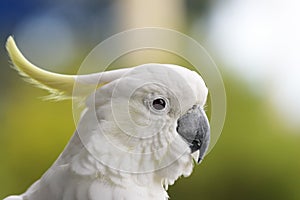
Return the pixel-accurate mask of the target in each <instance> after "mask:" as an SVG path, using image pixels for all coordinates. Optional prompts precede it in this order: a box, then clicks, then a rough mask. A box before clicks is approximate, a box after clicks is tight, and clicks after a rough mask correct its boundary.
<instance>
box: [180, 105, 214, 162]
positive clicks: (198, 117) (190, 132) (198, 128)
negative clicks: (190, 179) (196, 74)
mask: <svg viewBox="0 0 300 200" xmlns="http://www.w3.org/2000/svg"><path fill="white" fill-rule="evenodd" d="M177 124H178V125H177V132H178V134H179V135H181V137H182V138H183V139H184V140H185V141H186V142H187V143H188V144H189V146H190V148H191V153H194V152H196V151H198V150H199V151H200V152H199V157H198V160H197V163H198V164H199V163H200V162H201V160H202V159H203V157H204V155H205V152H206V150H207V148H208V145H209V140H210V128H209V122H208V119H207V117H206V114H205V112H204V111H203V109H202V108H201V107H200V106H199V105H194V106H193V107H192V108H191V109H189V110H188V111H187V113H185V114H184V115H182V116H181V117H180V118H179V119H178V121H177Z"/></svg>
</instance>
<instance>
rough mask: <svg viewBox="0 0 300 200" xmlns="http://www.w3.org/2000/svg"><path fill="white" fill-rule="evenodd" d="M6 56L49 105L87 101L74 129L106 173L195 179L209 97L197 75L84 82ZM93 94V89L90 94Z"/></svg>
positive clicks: (172, 68)
mask: <svg viewBox="0 0 300 200" xmlns="http://www.w3.org/2000/svg"><path fill="white" fill-rule="evenodd" d="M7 50H8V52H9V54H10V57H11V60H12V63H13V64H14V66H15V68H16V69H17V70H18V71H19V72H20V74H21V75H23V76H25V77H27V78H28V80H29V81H30V82H32V83H34V84H35V85H37V86H39V87H42V88H44V89H47V90H48V91H50V92H51V93H52V96H51V98H56V99H63V98H77V97H80V98H81V97H84V99H85V105H86V109H85V110H84V111H83V113H82V115H81V119H80V121H79V123H78V125H77V132H78V135H79V137H80V139H81V142H82V144H83V145H84V147H85V149H86V150H87V152H88V153H89V155H92V157H94V158H95V160H97V161H98V162H99V163H100V164H99V165H98V166H97V168H101V167H102V168H103V166H105V167H108V168H112V169H114V170H119V171H123V172H133V173H149V172H155V173H156V175H158V176H160V177H161V178H162V179H165V180H167V183H166V184H173V183H174V181H175V180H176V179H177V178H178V177H179V176H181V175H184V176H188V175H190V173H191V172H192V168H193V165H194V161H193V159H194V160H195V162H196V163H200V162H201V160H202V159H203V157H204V155H205V152H206V150H207V148H208V145H209V140H210V128H209V123H208V119H207V117H206V114H205V112H204V105H205V102H206V98H207V94H208V89H207V87H206V86H205V83H204V81H203V79H202V78H201V76H200V75H199V74H197V73H196V72H194V71H191V70H189V69H187V68H184V67H180V66H177V65H170V64H157V63H152V64H144V65H140V66H137V67H132V68H126V69H120V70H114V71H105V72H101V73H95V74H87V75H61V74H56V73H52V72H48V71H45V70H42V69H41V68H39V67H36V66H35V65H33V64H32V63H30V62H29V61H28V60H27V59H26V58H25V57H24V56H23V55H22V54H21V52H20V51H19V49H18V48H17V46H16V44H15V42H14V40H13V38H12V37H10V38H9V39H8V42H7ZM91 88H92V89H91Z"/></svg>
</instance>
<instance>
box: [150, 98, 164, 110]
mask: <svg viewBox="0 0 300 200" xmlns="http://www.w3.org/2000/svg"><path fill="white" fill-rule="evenodd" d="M152 106H153V108H154V109H156V110H163V109H165V107H166V101H165V100H164V99H162V98H157V99H154V100H153V102H152Z"/></svg>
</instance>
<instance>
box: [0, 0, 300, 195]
mask: <svg viewBox="0 0 300 200" xmlns="http://www.w3.org/2000/svg"><path fill="white" fill-rule="evenodd" d="M224 2H226V3H224ZM245 2H246V5H245V6H246V7H247V6H248V8H249V9H248V10H247V9H246V11H248V12H249V13H252V14H249V16H250V19H252V21H251V22H250V21H249V18H247V17H249V16H247V15H246V14H245V13H246V11H245V12H239V11H244V10H243V9H244V7H243V6H242V5H241V3H240V2H238V1H235V0H228V1H223V2H222V1H208V0H207V1H191V0H189V1H179V0H172V1H171V0H165V1H159V0H153V1H138V0H129V1H121V0H115V1H108V0H106V1H96V0H88V1H80V0H77V1H70V0H67V1H63V2H61V1H58V0H53V1H50V0H46V1H37V0H28V1H24V2H21V1H17V0H3V1H1V3H0V15H1V17H0V28H1V32H0V42H1V43H0V44H1V48H0V53H1V55H0V66H1V67H0V90H1V95H0V111H1V112H0V199H2V198H4V197H5V196H7V195H10V194H19V193H22V192H24V191H25V190H26V189H27V188H28V187H29V186H30V185H31V184H32V183H33V182H34V181H35V180H37V179H39V177H40V176H41V175H42V174H43V173H44V172H45V171H46V170H47V169H48V168H49V167H50V165H51V164H52V163H53V162H54V161H55V159H56V158H57V156H58V155H59V153H60V152H61V151H62V150H63V148H64V146H65V145H66V143H67V141H68V140H69V138H70V137H71V135H72V134H73V131H74V129H75V126H74V121H73V116H72V103H71V101H62V102H47V101H43V100H41V99H40V98H39V97H43V96H45V95H47V93H46V92H44V91H41V90H40V89H37V88H34V87H32V86H30V85H29V84H27V83H25V82H23V80H21V78H20V77H19V76H18V75H17V73H16V72H15V71H14V70H12V69H11V68H10V67H9V65H10V64H9V62H8V60H9V59H8V57H7V54H6V51H5V48H4V47H5V40H6V38H7V37H8V35H10V34H12V35H14V36H15V39H16V41H17V43H18V45H19V47H20V49H21V50H22V51H23V52H24V54H25V55H26V56H27V57H28V58H29V59H30V60H31V61H33V62H34V63H35V64H37V65H39V66H42V67H44V68H46V69H48V70H52V71H56V72H60V73H76V71H77V70H78V68H79V66H80V64H81V62H82V61H83V59H84V58H85V56H86V55H87V53H88V52H89V51H90V50H91V49H92V48H93V47H94V46H96V45H97V44H98V43H99V42H101V41H103V40H104V39H106V38H108V37H109V36H111V35H113V34H115V33H118V32H120V31H122V30H126V29H129V28H135V27H145V26H158V27H166V28H171V29H175V30H178V31H181V32H183V33H185V34H187V35H190V36H192V37H194V38H195V39H196V40H198V41H199V42H200V43H201V44H203V45H204V47H205V48H206V49H208V51H209V52H210V53H211V54H212V55H213V58H214V59H215V61H216V62H217V65H218V66H219V68H220V71H221V73H222V75H223V79H224V84H225V87H226V93H227V116H226V122H225V125H224V129H223V133H222V135H221V137H220V139H219V141H218V143H217V144H216V146H215V147H214V149H213V150H212V151H211V152H210V154H209V155H208V156H207V157H206V159H205V161H204V162H203V163H202V164H201V165H200V166H197V167H196V168H195V170H194V173H193V174H192V175H191V176H190V177H189V178H181V179H180V180H178V181H177V182H176V183H175V185H174V186H171V187H170V189H169V194H170V197H171V199H174V200H177V199H185V200H188V199H202V200H216V199H222V200H226V199H228V200H229V199H230V200H240V199H243V200H252V199H257V200H260V199H264V200H265V199H273V200H277V199H278V200H279V199H280V200H281V199H285V200H299V199H300V190H299V188H300V159H299V153H300V128H299V127H300V125H299V124H300V120H299V119H300V109H299V103H298V101H299V98H297V97H299V95H300V92H299V89H298V88H300V87H299V86H300V83H299V77H300V73H299V71H300V69H299V66H300V62H298V61H299V60H298V59H296V60H293V62H292V61H290V60H292V59H289V58H290V57H287V56H285V52H288V53H289V54H288V55H290V53H291V52H294V50H297V49H295V48H294V47H293V46H288V47H287V48H284V47H285V46H283V50H282V49H281V51H280V53H281V54H276V53H277V52H275V53H272V52H271V51H267V52H264V51H262V52H260V50H261V49H262V48H265V47H268V48H269V49H272V48H274V49H277V47H278V48H279V47H280V45H279V46H278V45H273V44H277V43H278V39H280V38H279V37H278V38H277V37H276V38H273V39H274V40H272V34H271V35H268V34H269V32H272V31H273V29H274V34H275V31H277V32H278V31H280V30H281V29H283V30H284V32H283V33H286V35H282V38H281V39H282V40H283V41H286V40H287V38H288V36H291V35H290V34H289V33H290V32H292V31H294V30H292V29H290V27H280V26H279V25H278V27H277V26H274V27H273V26H271V25H270V24H274V23H272V22H273V20H274V19H273V18H270V19H269V21H265V22H266V23H265V26H266V27H267V29H266V30H267V31H266V30H265V26H260V19H257V17H256V15H257V14H259V13H260V12H259V11H260V10H261V8H262V5H261V4H260V3H257V5H255V4H254V3H251V6H249V5H248V4H247V2H248V3H249V0H246V1H245ZM278 2H281V3H282V4H279V5H277V7H280V9H282V10H280V9H279V10H278V8H277V7H276V9H275V8H274V10H272V9H273V7H274V5H273V4H272V2H271V1H265V2H264V5H265V7H266V8H267V9H266V8H265V9H266V10H264V9H262V10H261V12H265V11H270V12H271V11H274V13H275V14H274V13H273V14H274V16H275V17H276V16H277V15H280V13H282V12H286V13H290V11H289V10H288V8H289V7H291V8H293V7H295V6H296V5H298V4H293V3H295V1H291V0H290V1H286V2H285V1H278ZM224 5H225V6H224ZM229 5H230V6H231V7H230V8H232V9H233V8H235V7H234V6H235V5H238V6H237V8H236V10H234V9H233V11H235V12H229V11H230V9H229V7H228V6H229ZM286 5H289V7H288V6H286ZM222 6H223V7H222ZM226 6H227V7H226ZM255 6H257V7H255ZM222 9H223V10H222ZM226 9H227V10H226ZM268 9H270V10H268ZM292 10H293V9H292ZM220 13H221V14H223V15H220ZM224 13H225V14H224ZM219 15H220V16H221V18H218V16H219ZM240 15H241V16H240ZM220 16H219V17H220ZM224 16H225V17H224ZM226 17H227V18H226ZM243 17H244V18H243ZM297 17H298V15H295V16H290V18H286V19H285V20H287V21H288V22H293V21H294V20H296V21H298V22H299V19H300V18H297ZM224 19H228V21H224ZM243 19H245V23H249V24H250V25H252V27H251V30H253V32H251V33H249V35H245V34H243V33H245V32H247V31H245V30H246V29H245V27H248V26H246V25H245V27H244V28H243V27H242V28H241V27H240V26H239V25H240V24H243V23H242V22H243V21H242V20H243ZM218 20H219V21H218ZM262 20H264V18H262ZM238 21H240V22H241V23H237V22H238ZM217 22H220V23H221V24H222V25H224V24H225V25H224V26H225V28H224V27H222V26H218V23H217ZM291 24H292V25H291V27H294V26H293V23H291ZM226 25H228V26H226ZM226 27H229V28H230V29H232V30H227V29H226ZM224 30H226V31H225V32H224ZM230 31H232V32H230ZM239 31H240V32H241V34H240V35H239V34H237V35H239V36H241V37H239V38H237V37H235V35H232V33H236V32H239ZM243 31H244V32H243ZM268 31H269V32H268ZM295 31H296V32H297V31H298V32H299V30H298V29H297V30H295ZM247 33H248V32H247ZM218 34H219V35H218ZM268 36H269V37H268ZM230 37H231V39H232V38H233V40H230ZM291 37H292V36H291ZM235 38H236V40H235ZM294 39H296V38H292V39H291V40H293V41H295V43H296V44H298V43H297V41H296V40H294ZM228 40H229V41H231V42H232V43H230V44H229V45H228V44H227V46H226V42H224V41H228ZM244 41H247V42H248V43H243V42H244ZM249 41H250V42H249ZM265 41H266V44H265V43H264V42H265ZM298 41H299V39H298ZM249 43H251V44H253V45H252V46H251V45H250V46H249V45H248V46H247V44H249ZM280 44H281V43H280ZM284 44H285V43H282V45H284ZM289 44H290V43H289ZM260 45H262V46H260ZM267 45H269V46H267ZM270 46H271V47H270ZM274 46H275V47H274ZM242 47H245V49H243V48H242ZM251 48H252V49H251ZM268 48H266V50H268ZM298 48H299V47H298ZM220 49H221V50H220ZM222 49H223V50H222ZM224 49H225V50H227V51H224ZM257 51H258V52H259V55H258V54H255V53H256V52H257ZM298 53H299V51H298ZM252 55H253V56H252ZM251 56H252V57H251ZM257 56H258V57H257ZM261 57H262V58H261ZM139 59H141V60H147V61H149V62H151V58H149V57H147V58H145V59H144V58H143V54H141V55H139ZM280 59H282V60H280ZM162 60H163V61H165V62H170V63H176V60H175V61H174V60H173V59H172V57H170V56H165V57H164V58H162ZM274 60H276V62H274ZM251 61H252V62H251ZM260 61H261V62H260ZM277 61H278V62H277ZM280 61H281V62H280ZM132 64H135V63H134V62H133V63H132ZM115 65H117V63H115ZM127 65H128V66H130V65H131V63H127ZM264 66H266V67H267V69H265V70H262V69H264V68H263V67H264ZM295 66H296V67H295ZM275 72H276V73H275ZM288 83H291V84H288ZM295 99H296V100H295Z"/></svg>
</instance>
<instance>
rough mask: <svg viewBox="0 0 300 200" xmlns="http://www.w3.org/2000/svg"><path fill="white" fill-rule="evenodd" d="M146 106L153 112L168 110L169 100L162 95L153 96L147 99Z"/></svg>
mask: <svg viewBox="0 0 300 200" xmlns="http://www.w3.org/2000/svg"><path fill="white" fill-rule="evenodd" d="M148 106H149V107H150V109H151V110H152V111H153V112H155V113H165V112H167V111H168V110H169V100H168V99H167V98H165V97H163V96H155V97H153V98H151V99H149V101H148Z"/></svg>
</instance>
